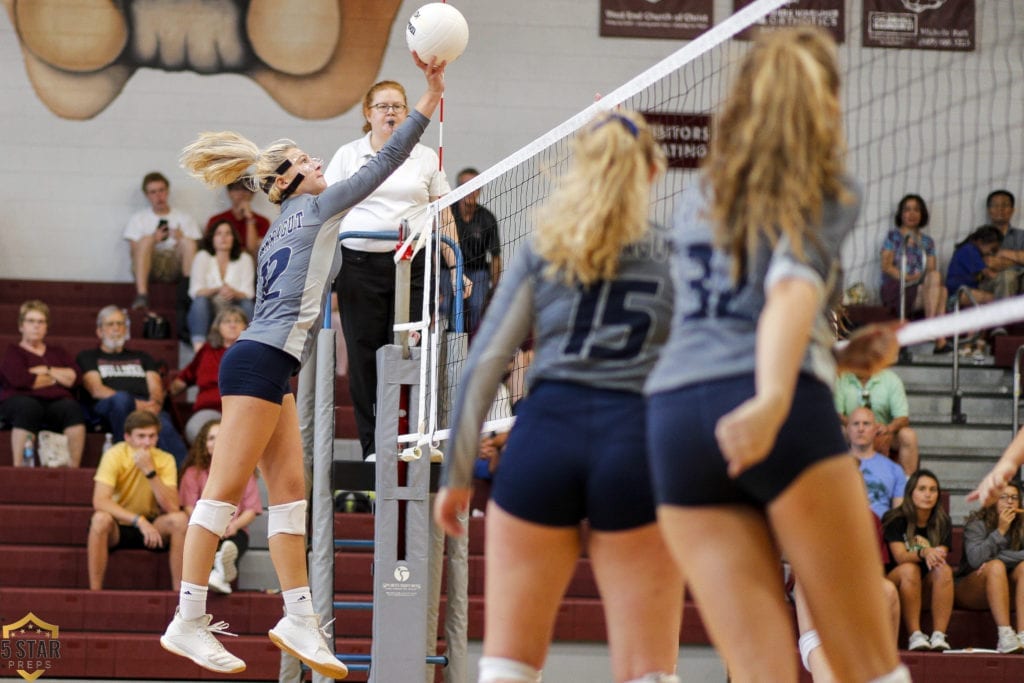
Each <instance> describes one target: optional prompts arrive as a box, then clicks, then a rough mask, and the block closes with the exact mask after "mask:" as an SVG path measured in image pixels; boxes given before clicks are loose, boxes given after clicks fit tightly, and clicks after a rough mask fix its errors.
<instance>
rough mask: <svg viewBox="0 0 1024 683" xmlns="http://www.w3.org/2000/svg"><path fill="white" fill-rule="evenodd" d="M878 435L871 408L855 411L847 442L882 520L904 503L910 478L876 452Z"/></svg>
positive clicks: (849, 420) (848, 429)
mask: <svg viewBox="0 0 1024 683" xmlns="http://www.w3.org/2000/svg"><path fill="white" fill-rule="evenodd" d="M875 431H876V425H875V414H874V413H872V412H871V411H870V410H869V409H868V408H854V410H853V412H852V413H850V416H849V417H848V418H847V420H846V438H847V439H848V440H849V441H850V450H851V452H852V453H853V455H854V456H855V457H856V458H857V463H858V465H859V466H860V473H861V475H862V476H863V477H864V485H865V486H866V487H867V492H868V504H869V505H870V506H871V511H872V512H874V513H875V516H876V517H878V518H879V519H881V518H882V517H883V516H884V515H885V513H886V512H888V511H889V510H891V509H893V508H895V507H899V505H900V503H902V502H903V489H904V488H905V487H906V485H907V475H906V473H904V471H903V468H901V467H900V466H899V465H897V464H896V463H894V462H893V461H892V460H890V459H889V457H888V456H886V455H882V454H881V453H878V452H877V451H876V450H875Z"/></svg>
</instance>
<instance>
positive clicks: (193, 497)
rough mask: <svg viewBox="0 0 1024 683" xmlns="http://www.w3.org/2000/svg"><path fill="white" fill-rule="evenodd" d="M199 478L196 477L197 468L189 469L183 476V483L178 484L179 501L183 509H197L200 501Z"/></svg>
mask: <svg viewBox="0 0 1024 683" xmlns="http://www.w3.org/2000/svg"><path fill="white" fill-rule="evenodd" d="M199 493H200V491H199V477H198V476H196V468H195V467H189V468H188V469H187V470H185V473H184V474H182V475H181V483H180V484H178V499H179V500H180V501H181V506H182V507H195V504H196V501H198V500H199Z"/></svg>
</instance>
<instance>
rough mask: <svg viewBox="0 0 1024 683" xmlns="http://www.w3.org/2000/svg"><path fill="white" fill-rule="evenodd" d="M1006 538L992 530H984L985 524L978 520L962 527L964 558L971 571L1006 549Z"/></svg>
mask: <svg viewBox="0 0 1024 683" xmlns="http://www.w3.org/2000/svg"><path fill="white" fill-rule="evenodd" d="M1006 543H1007V541H1006V537H1005V536H1003V535H1002V534H1001V533H999V531H998V530H996V529H993V530H992V532H991V533H989V532H987V531H986V530H985V523H984V522H982V521H981V520H980V519H976V520H974V521H972V522H970V523H969V524H968V525H967V526H965V527H964V557H966V558H967V563H968V564H969V565H971V567H972V568H973V569H977V568H978V567H980V566H981V565H982V564H984V563H985V562H987V561H988V560H991V559H992V558H993V557H995V556H996V555H998V554H999V552H1000V551H1002V550H1005V549H1006Z"/></svg>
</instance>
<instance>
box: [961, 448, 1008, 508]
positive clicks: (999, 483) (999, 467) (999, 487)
mask: <svg viewBox="0 0 1024 683" xmlns="http://www.w3.org/2000/svg"><path fill="white" fill-rule="evenodd" d="M1016 473H1017V466H1016V465H1013V464H1011V463H1009V462H1005V461H1003V460H1000V461H999V462H997V463H996V466H995V467H993V468H992V471H991V472H989V473H988V474H986V475H985V478H984V479H982V480H981V483H980V484H978V487H977V488H976V489H974V490H973V491H971V492H970V493H968V494H967V502H969V503H975V502H977V503H981V506H982V507H986V506H988V505H991V504H992V503H994V502H996V500H998V498H999V494H1001V493H1002V492H1003V489H1004V488H1005V487H1006V483H1007V482H1008V481H1010V480H1011V479H1013V475H1015V474H1016Z"/></svg>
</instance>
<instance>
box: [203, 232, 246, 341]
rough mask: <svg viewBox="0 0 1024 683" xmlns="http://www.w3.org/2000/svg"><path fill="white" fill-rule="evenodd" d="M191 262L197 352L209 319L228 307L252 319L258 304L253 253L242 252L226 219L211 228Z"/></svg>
mask: <svg viewBox="0 0 1024 683" xmlns="http://www.w3.org/2000/svg"><path fill="white" fill-rule="evenodd" d="M200 247H201V248H200V250H199V252H198V253H197V254H196V257H195V260H194V261H193V262H192V278H191V281H190V283H189V290H188V294H189V296H190V297H192V305H191V307H190V308H189V310H188V329H189V333H190V334H191V335H192V348H193V349H195V350H196V351H198V350H199V348H200V347H201V346H202V345H203V344H204V343H205V342H206V334H207V332H209V331H210V321H211V320H213V318H214V316H215V314H216V311H217V310H219V309H221V308H223V307H225V306H237V307H239V308H241V309H242V310H243V311H244V312H245V315H246V317H247V318H249V319H252V313H253V308H254V307H255V305H256V301H255V296H256V268H255V266H253V262H252V256H250V255H249V254H248V253H247V252H245V251H242V244H241V242H239V240H238V234H237V233H236V232H235V229H234V228H232V227H231V224H230V223H229V222H227V221H221V222H220V223H216V224H214V225H213V227H211V228H208V229H207V231H206V235H204V236H203V241H202V244H201V245H200Z"/></svg>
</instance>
